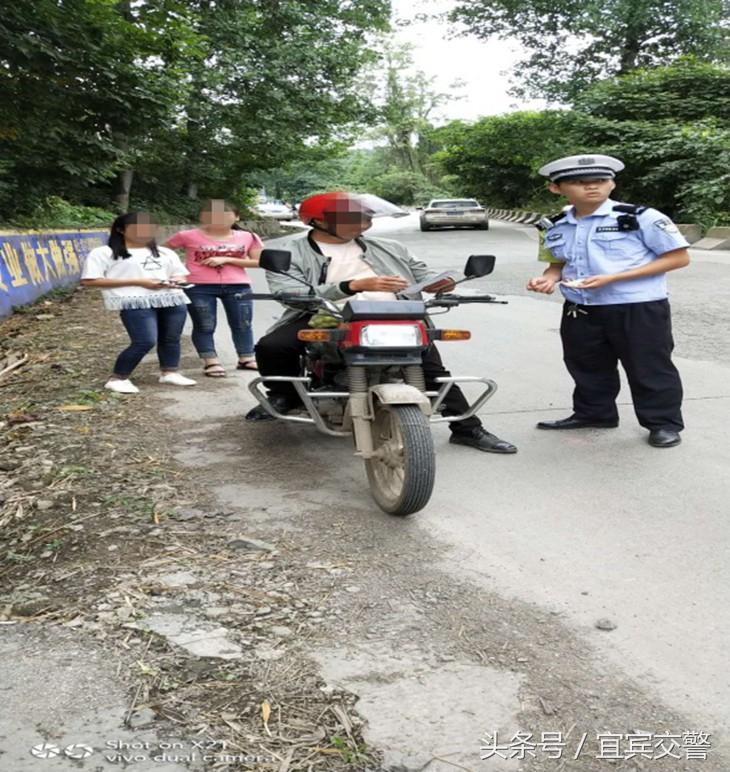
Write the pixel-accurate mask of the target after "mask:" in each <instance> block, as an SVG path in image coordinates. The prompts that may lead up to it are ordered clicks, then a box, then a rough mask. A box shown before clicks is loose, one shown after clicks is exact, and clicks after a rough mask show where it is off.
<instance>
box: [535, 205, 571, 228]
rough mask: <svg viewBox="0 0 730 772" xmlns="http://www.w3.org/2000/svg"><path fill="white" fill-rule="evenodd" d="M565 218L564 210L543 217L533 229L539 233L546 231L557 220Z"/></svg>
mask: <svg viewBox="0 0 730 772" xmlns="http://www.w3.org/2000/svg"><path fill="white" fill-rule="evenodd" d="M563 217H565V210H563V211H562V212H558V213H557V214H551V215H543V216H542V217H541V218H540V219H539V220H538V221H537V222H536V223H535V227H536V228H537V229H538V230H539V231H547V230H550V228H552V227H553V225H555V223H557V222H558V221H559V220H562V219H563Z"/></svg>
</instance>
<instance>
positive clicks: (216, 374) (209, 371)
mask: <svg viewBox="0 0 730 772" xmlns="http://www.w3.org/2000/svg"><path fill="white" fill-rule="evenodd" d="M213 368H216V369H213ZM203 375H207V376H208V378H225V377H226V371H225V369H224V368H223V365H222V364H221V363H220V362H214V363H213V364H210V365H206V366H205V367H204V368H203Z"/></svg>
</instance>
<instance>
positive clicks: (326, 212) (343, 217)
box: [246, 192, 517, 453]
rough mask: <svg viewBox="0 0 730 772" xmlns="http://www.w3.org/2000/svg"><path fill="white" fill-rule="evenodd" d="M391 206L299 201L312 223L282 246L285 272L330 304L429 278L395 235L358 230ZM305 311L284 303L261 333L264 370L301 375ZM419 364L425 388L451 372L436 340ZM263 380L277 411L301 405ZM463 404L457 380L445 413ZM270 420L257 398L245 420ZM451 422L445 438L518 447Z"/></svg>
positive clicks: (326, 198)
mask: <svg viewBox="0 0 730 772" xmlns="http://www.w3.org/2000/svg"><path fill="white" fill-rule="evenodd" d="M388 207H390V211H388ZM394 213H399V210H398V209H397V207H394V206H393V205H392V204H388V202H385V201H383V200H382V199H378V198H377V197H376V196H369V195H362V196H360V195H354V194H350V193H342V192H333V193H321V194H319V195H315V196H311V197H310V198H307V199H306V200H304V201H302V203H301V204H300V207H299V217H300V219H301V221H302V222H303V223H306V224H307V225H309V226H310V228H311V230H309V231H308V232H307V234H306V235H305V236H302V237H298V238H294V239H292V240H291V242H289V243H288V244H286V246H285V247H284V248H286V249H288V250H289V251H290V252H291V268H290V269H289V273H290V274H291V275H293V276H296V277H298V278H299V279H303V280H305V281H307V282H309V283H310V284H312V285H314V286H315V287H316V291H317V294H318V295H320V296H321V297H325V298H327V299H329V300H331V301H333V302H335V303H337V302H340V303H344V302H346V301H347V300H348V299H352V298H355V297H357V298H358V299H369V300H395V299H396V295H395V293H396V292H399V291H400V290H402V289H405V287H407V286H409V285H410V284H413V283H415V282H423V281H426V280H428V278H429V276H436V275H437V272H435V271H432V270H430V269H429V268H428V267H427V266H426V265H425V263H423V262H421V261H419V260H417V259H416V258H415V257H413V255H411V254H410V252H409V251H408V249H407V248H406V247H405V246H403V245H402V244H399V243H398V242H396V241H392V240H390V239H381V238H372V237H364V236H363V233H365V231H367V230H368V229H369V228H370V227H371V225H372V219H373V217H374V216H377V215H379V214H394ZM267 279H268V282H269V287H270V288H271V291H272V292H287V293H299V294H301V293H302V292H303V291H304V292H306V290H304V289H303V285H302V284H300V283H298V282H297V281H295V280H292V279H291V278H289V277H288V276H286V275H284V274H274V273H267ZM452 286H453V284H452V282H450V281H448V280H447V281H445V282H444V281H442V282H438V283H436V284H431V285H429V286H427V287H426V291H427V292H440V291H443V290H448V289H450V288H451V287H452ZM310 318H311V315H310V314H307V313H305V312H302V311H299V310H295V309H291V308H290V309H287V311H286V312H285V313H284V314H283V315H282V317H281V318H280V319H279V321H278V322H277V323H276V324H275V325H274V326H273V327H272V328H271V329H270V330H269V331H268V333H267V334H266V335H264V337H262V338H261V339H260V340H259V342H258V344H257V345H256V362H257V364H258V368H259V372H260V373H261V375H263V376H267V375H272V376H273V375H284V376H297V375H299V359H300V356H301V354H302V353H303V351H304V348H305V345H306V344H305V343H303V342H302V341H300V340H298V338H297V333H298V332H299V330H301V329H304V328H306V327H307V325H308V322H309V319H310ZM423 370H424V374H425V376H426V387H427V388H428V389H429V390H432V389H436V388H438V384H437V383H436V380H435V379H436V378H437V377H444V376H445V377H448V376H449V375H450V373H449V372H448V370H446V369H445V368H444V366H443V364H442V362H441V357H440V355H439V352H438V350H437V349H436V346H435V345H434V344H431V345H430V346H429V347H428V349H427V350H426V351H425V352H424V355H423ZM266 385H267V388H268V390H269V400H270V402H271V404H272V406H273V407H274V409H275V410H277V411H278V412H280V413H286V412H289V411H290V410H292V409H294V408H296V407H297V406H298V405H299V404H300V402H299V398H298V397H297V395H296V392H295V390H294V387H293V386H292V385H291V384H290V383H281V382H276V381H275V382H269V383H267V384H266ZM467 409H468V402H467V400H466V398H465V397H464V394H463V393H462V391H461V389H460V388H459V387H458V386H456V385H454V386H453V387H452V388H451V390H450V391H449V393H448V396H447V397H446V398H445V400H444V411H443V412H444V415H447V416H448V415H460V414H462V413H464V412H465V411H466V410H467ZM268 419H271V416H270V415H269V414H268V413H267V412H266V410H264V408H263V407H262V406H260V405H259V406H257V407H255V408H253V409H252V410H251V411H249V413H248V414H247V415H246V420H248V421H262V420H268ZM449 427H450V429H451V438H450V442H452V443H454V444H457V445H467V446H469V447H473V448H476V449H477V450H482V451H486V452H488V453H516V452H517V448H516V447H515V446H514V445H512V444H511V443H509V442H506V441H505V440H501V439H500V438H499V437H496V436H495V435H494V434H491V433H490V432H488V431H486V429H484V427H483V426H482V423H481V421H480V420H479V418H477V417H476V416H472V417H471V418H468V419H466V420H464V421H455V422H452V423H450V424H449Z"/></svg>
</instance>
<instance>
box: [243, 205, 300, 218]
mask: <svg viewBox="0 0 730 772" xmlns="http://www.w3.org/2000/svg"><path fill="white" fill-rule="evenodd" d="M253 210H254V212H256V214H258V215H261V216H262V217H271V218H273V219H274V220H293V219H294V218H295V217H296V216H297V214H296V212H295V211H293V210H292V208H291V207H290V206H286V204H279V203H273V202H271V201H269V202H268V203H265V204H256V206H254V208H253Z"/></svg>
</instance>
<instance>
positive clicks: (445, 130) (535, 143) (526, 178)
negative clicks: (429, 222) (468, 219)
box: [430, 111, 574, 208]
mask: <svg viewBox="0 0 730 772" xmlns="http://www.w3.org/2000/svg"><path fill="white" fill-rule="evenodd" d="M571 123H572V121H571V113H570V112H561V111H545V112H518V113H510V114H508V115H499V116H489V117H486V118H482V119H480V120H479V121H477V122H476V123H474V124H468V123H465V122H463V121H454V122H452V123H450V124H447V125H446V126H443V127H441V128H438V129H435V130H434V131H433V132H432V133H431V135H430V137H431V141H432V142H433V143H434V144H436V145H438V146H439V147H440V150H438V151H437V152H436V153H434V156H433V160H434V162H435V163H437V164H438V165H439V166H440V168H441V169H442V171H443V172H444V173H446V174H449V175H452V176H453V177H454V178H455V179H456V180H458V190H459V192H460V194H461V195H471V196H475V197H476V198H479V199H481V200H482V201H484V202H485V203H488V204H489V205H491V206H498V207H506V208H511V207H524V206H527V205H532V206H539V205H546V204H547V202H549V201H550V199H549V194H547V193H546V192H545V186H544V185H543V184H542V183H541V181H540V178H539V177H537V175H536V171H537V169H538V168H539V166H540V165H541V164H542V163H544V162H545V161H547V160H549V159H550V158H555V157H558V156H560V155H567V154H568V153H569V152H573V142H574V139H573V136H572V135H571V133H570V130H571Z"/></svg>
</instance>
